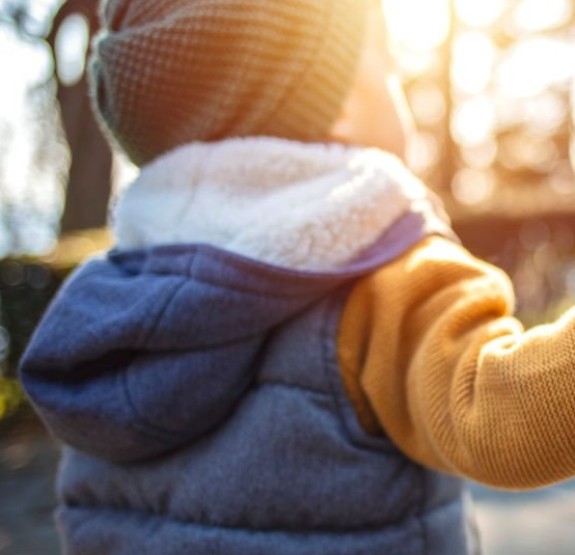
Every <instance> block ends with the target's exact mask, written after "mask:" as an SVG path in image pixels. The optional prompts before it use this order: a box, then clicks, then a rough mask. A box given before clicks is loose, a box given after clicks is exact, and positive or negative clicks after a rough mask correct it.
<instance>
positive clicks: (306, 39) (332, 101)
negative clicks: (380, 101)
mask: <svg viewBox="0 0 575 555" xmlns="http://www.w3.org/2000/svg"><path fill="white" fill-rule="evenodd" d="M368 2H369V0H107V1H104V2H103V4H102V22H103V30H102V31H101V33H100V34H99V36H98V37H97V39H96V41H95V43H94V48H93V53H92V60H91V64H90V81H91V92H92V96H93V100H94V104H95V106H96V109H97V111H98V112H99V115H100V116H101V117H100V119H101V120H102V121H103V124H104V126H105V128H107V130H108V132H109V133H110V134H111V135H112V137H113V139H114V140H115V141H116V142H117V143H118V144H119V146H120V147H121V148H122V149H123V150H124V151H125V152H126V154H127V155H128V156H129V157H130V159H131V160H132V161H133V162H134V163H135V164H136V165H138V166H141V165H143V164H146V163H147V162H150V161H151V160H153V159H154V158H156V157H157V156H159V155H161V154H163V153H165V152H167V151H169V150H171V149H173V148H175V147H176V146H179V145H181V144H185V143H189V142H192V141H215V140H220V139H224V138H228V137H242V136H254V135H267V136H274V137H280V138H286V139H293V140H300V141H317V140H325V138H326V135H327V132H328V130H329V129H330V127H331V125H332V124H333V122H334V121H335V119H336V118H337V116H338V115H339V112H340V110H341V106H342V103H343V100H344V98H345V96H346V94H347V91H348V89H349V87H350V84H351V81H352V79H353V74H354V72H355V67H356V64H357V60H358V56H359V51H360V48H361V43H362V37H363V33H364V27H365V21H366V17H367V4H368Z"/></svg>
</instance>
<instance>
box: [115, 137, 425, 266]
mask: <svg viewBox="0 0 575 555" xmlns="http://www.w3.org/2000/svg"><path fill="white" fill-rule="evenodd" d="M426 195H427V193H426V189H425V188H424V186H423V185H422V184H421V183H420V182H419V181H418V180H417V179H416V178H415V177H414V176H413V175H412V174H411V173H410V172H409V171H408V170H407V169H406V168H405V167H404V166H403V164H402V163H401V162H400V161H399V160H398V159H397V158H395V157H394V156H392V155H391V154H387V153H384V152H382V151H380V150H377V149H362V148H350V147H345V146H341V145H323V144H302V143H296V142H291V141H285V140H281V139H274V138H264V137H259V138H245V139H229V140H226V141H222V142H219V143H194V144H189V145H185V146H182V147H180V148H178V149H176V150H174V151H172V152H170V153H168V154H165V155H164V156H162V157H160V158H158V159H157V160H155V161H154V162H152V163H151V164H150V165H148V166H146V167H144V168H143V169H142V171H141V173H140V175H139V177H138V178H137V179H136V181H135V182H134V183H132V184H131V185H130V186H129V187H128V188H127V189H126V190H125V191H124V192H123V194H122V195H121V197H120V199H119V201H118V204H117V209H116V213H115V224H114V229H115V235H116V240H117V247H118V248H120V249H122V250H125V249H133V248H141V247H148V246H155V245H160V244H176V243H207V244H210V245H214V246H217V247H220V248H223V249H226V250H229V251H233V252H235V253H238V254H242V255H244V256H248V257H250V258H254V259H257V260H261V261H263V262H267V263H270V264H275V265H279V266H284V267H288V268H294V269H300V270H308V271H326V270H330V269H335V268H337V267H340V266H342V265H344V264H346V263H347V262H349V261H350V260H352V259H353V258H354V257H355V256H356V255H357V254H358V253H359V252H360V251H362V250H363V249H365V248H367V247H369V246H370V245H371V244H373V242H374V241H376V240H377V239H378V238H379V237H380V236H381V234H382V233H383V232H384V231H385V230H386V229H387V228H389V227H390V226H391V225H392V224H393V223H394V222H395V221H396V220H397V219H398V218H399V217H401V216H402V215H403V214H405V213H406V212H407V211H409V210H410V208H411V207H412V205H413V204H414V203H417V202H418V201H421V200H424V199H425V198H426Z"/></svg>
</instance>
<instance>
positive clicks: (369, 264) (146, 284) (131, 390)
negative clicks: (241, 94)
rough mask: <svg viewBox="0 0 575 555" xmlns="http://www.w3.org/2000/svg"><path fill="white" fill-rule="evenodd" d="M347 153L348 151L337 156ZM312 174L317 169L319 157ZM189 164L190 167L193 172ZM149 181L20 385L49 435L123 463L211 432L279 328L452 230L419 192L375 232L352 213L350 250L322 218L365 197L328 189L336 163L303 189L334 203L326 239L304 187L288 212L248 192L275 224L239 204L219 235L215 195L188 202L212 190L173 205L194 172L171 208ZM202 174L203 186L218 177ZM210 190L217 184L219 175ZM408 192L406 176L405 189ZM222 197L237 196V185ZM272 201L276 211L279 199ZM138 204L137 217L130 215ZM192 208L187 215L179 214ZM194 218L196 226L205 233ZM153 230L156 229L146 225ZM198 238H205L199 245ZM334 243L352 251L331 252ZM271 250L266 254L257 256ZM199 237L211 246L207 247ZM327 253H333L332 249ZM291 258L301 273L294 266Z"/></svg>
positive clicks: (58, 311) (82, 277) (73, 284)
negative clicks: (173, 213)
mask: <svg viewBox="0 0 575 555" xmlns="http://www.w3.org/2000/svg"><path fill="white" fill-rule="evenodd" d="M343 152H345V149H343V150H341V151H340V153H339V154H338V155H337V156H338V157H339V156H340V155H341V153H343ZM188 154H189V153H188ZM256 154H257V153H256V152H252V155H256ZM178 155H179V154H178ZM346 156H347V154H346ZM191 158H192V159H193V156H191ZM264 158H265V157H263V158H258V160H262V159H264ZM185 159H186V160H189V158H187V157H186V158H185ZM202 159H204V158H202ZM240 159H242V157H239V158H238V161H239V160H240ZM338 159H339V158H338ZM340 162H341V159H340ZM268 163H269V159H268ZM394 163H395V162H394ZM309 164H310V165H311V166H313V167H314V168H315V170H314V171H317V165H316V163H315V160H313V161H310V162H309ZM182 165H184V162H182ZM240 165H241V164H239V162H238V165H236V167H235V172H233V173H232V174H230V175H229V176H228V177H229V180H230V181H233V180H234V179H235V180H236V183H237V180H238V178H239V176H243V177H242V180H244V182H247V183H254V181H251V180H249V179H248V178H247V174H248V173H249V172H248V171H247V165H246V167H245V168H244V171H243V172H240V170H239V166H240ZM284 165H285V163H284ZM200 166H201V163H200ZM208 166H209V164H208ZM264 166H265V164H264ZM175 167H176V165H174V168H175ZM256 167H263V166H258V164H256ZM306 167H307V166H306ZM190 168H191V169H192V170H193V171H199V170H197V169H194V168H195V166H194V164H190ZM150 171H152V172H155V174H154V175H155V176H156V179H155V180H152V179H151V177H150V175H148V174H146V175H144V176H143V177H141V179H140V180H139V181H137V182H136V184H135V188H130V189H128V192H127V193H125V196H124V198H123V200H122V201H121V202H120V205H119V210H118V216H119V219H117V221H116V230H118V248H116V249H115V250H114V251H112V252H111V253H109V254H108V255H107V256H106V257H105V258H101V259H96V260H92V261H91V262H89V263H88V264H87V265H85V266H84V267H82V268H81V269H80V270H79V271H78V272H76V273H75V274H74V276H72V278H71V280H70V281H69V282H68V283H67V284H66V285H65V286H64V287H63V288H62V289H61V291H60V292H59V294H58V296H57V297H56V299H55V301H54V303H53V304H52V306H51V307H50V309H49V310H48V312H47V314H46V316H45V317H44V319H43V322H42V323H41V325H40V326H39V328H38V330H37V331H36V333H35V335H34V337H33V339H32V341H31V343H30V346H29V348H28V350H27V352H26V354H25V356H24V357H23V360H22V364H21V376H22V381H23V383H24V385H25V388H26V390H27V392H28V394H29V396H30V397H31V399H32V401H33V403H34V404H35V406H36V408H37V409H38V411H39V413H40V414H41V416H42V417H43V419H44V421H45V422H46V424H47V425H48V426H49V427H50V428H51V429H52V431H53V432H54V433H55V434H56V435H57V436H59V437H60V438H61V439H63V440H64V441H65V442H67V443H69V444H71V445H73V446H74V447H76V448H78V449H81V450H84V451H88V452H90V453H93V454H95V455H97V456H100V457H105V458H109V459H113V460H117V461H122V462H130V461H135V460H140V459H142V458H148V457H152V456H156V455H158V454H161V453H163V452H165V451H167V450H170V449H174V448H176V447H177V446H179V445H182V444H184V443H188V442H190V441H194V440H197V439H199V438H200V437H202V436H204V435H205V434H206V433H208V432H210V431H211V430H213V429H214V428H215V427H217V426H219V425H220V424H221V423H222V422H223V421H225V420H226V419H227V418H228V417H229V415H230V414H231V413H232V412H233V410H234V408H235V407H236V406H237V404H238V403H239V401H240V400H241V399H242V397H243V396H244V395H245V394H246V392H247V391H248V390H249V388H250V385H251V384H252V382H253V381H254V380H255V378H256V373H257V368H258V360H259V357H260V356H261V355H262V352H263V349H264V348H265V344H266V341H267V340H268V339H269V337H270V334H271V333H273V331H274V330H275V329H276V328H277V327H278V326H280V325H281V324H282V323H284V322H286V321H287V320H289V319H291V318H293V317H294V316H295V315H296V314H298V313H299V312H301V311H302V310H304V309H306V308H307V307H309V306H311V305H312V304H313V303H315V302H317V301H318V300H319V299H321V298H322V297H324V296H326V295H328V294H330V293H331V292H333V291H334V290H335V289H337V288H339V287H342V286H345V285H346V284H347V283H349V282H351V281H352V280H354V279H356V278H357V277H358V276H360V275H362V274H364V273H367V272H369V271H371V270H373V269H375V268H377V267H378V266H381V265H383V264H385V263H387V262H389V261H390V260H392V259H393V258H395V257H397V256H398V255H400V254H402V253H403V252H404V251H405V250H406V249H407V248H409V247H410V246H412V245H413V244H414V243H415V242H417V241H418V240H420V239H421V238H422V237H423V236H425V235H427V234H429V233H434V232H439V233H443V232H446V230H447V229H448V228H447V226H446V224H445V222H444V221H443V220H442V219H441V218H440V217H438V215H437V213H436V212H435V211H434V210H433V209H432V204H431V202H430V201H429V202H426V198H427V197H426V196H425V195H419V196H418V197H416V199H415V200H414V199H413V198H410V197H409V196H408V195H407V194H406V195H404V200H403V202H402V203H401V206H402V207H403V208H401V210H399V209H396V208H395V207H394V208H393V210H392V209H390V208H389V207H388V206H387V202H383V201H382V204H381V206H380V210H381V212H382V214H383V215H384V216H382V218H381V220H380V221H379V224H380V225H379V226H375V229H372V224H373V223H374V222H375V221H376V220H375V219H374V220H372V219H371V217H370V218H367V217H366V218H365V219H364V218H363V216H362V215H363V214H364V212H363V209H362V208H358V209H357V212H356V219H357V220H358V221H360V222H361V223H357V222H356V227H355V229H356V230H364V231H363V232H362V233H358V234H357V235H356V236H355V238H354V242H356V243H357V244H356V245H355V249H354V248H352V246H353V244H352V242H351V241H349V242H348V241H346V233H347V229H346V226H345V225H342V226H340V227H339V228H338V227H337V226H336V224H335V222H332V221H331V217H332V216H333V217H335V216H336V215H339V214H342V213H343V208H342V206H340V204H341V203H342V201H341V197H342V196H344V197H345V195H348V198H351V199H353V200H354V201H357V203H358V206H360V205H361V203H359V200H358V199H356V198H355V194H352V193H350V192H349V191H347V188H351V189H354V187H357V190H356V191H355V193H356V194H358V195H360V196H361V195H363V193H364V192H366V191H365V189H364V187H363V186H362V185H361V184H357V183H354V180H353V179H352V180H351V184H350V183H347V182H346V183H347V184H346V185H345V186H344V185H342V184H341V181H340V180H339V179H335V178H334V177H333V174H334V173H335V174H338V172H341V171H342V170H341V169H340V165H339V164H335V163H333V164H332V166H330V168H328V169H326V167H325V166H321V171H320V172H319V173H320V177H317V175H316V174H315V173H313V172H312V173H310V174H309V175H316V178H312V177H309V176H308V177H309V179H308V180H307V181H306V182H305V183H306V185H305V187H307V189H310V190H313V187H314V184H317V185H318V186H319V187H321V186H324V187H325V189H326V190H324V193H323V197H326V198H327V199H330V198H332V197H333V200H332V201H329V200H326V202H327V203H328V204H329V203H330V202H332V204H333V205H334V209H333V210H331V209H329V210H327V209H326V210H325V212H322V214H323V215H322V216H321V218H323V219H321V218H320V219H321V221H322V222H323V225H324V226H325V227H327V228H328V229H325V230H324V233H323V234H322V233H320V231H321V228H322V226H319V225H317V222H315V220H314V218H311V219H312V221H308V224H307V225H308V227H305V221H306V219H309V218H310V217H311V215H312V214H315V213H317V212H316V209H317V210H320V212H321V208H322V207H321V204H322V203H321V202H318V203H316V202H315V201H310V202H309V204H306V203H305V202H303V200H302V199H300V195H301V197H302V198H303V197H304V196H305V195H304V194H303V193H300V192H299V190H298V193H297V194H295V193H294V194H293V198H296V199H298V202H300V201H301V205H299V204H298V202H295V201H294V204H287V205H285V204H284V201H285V198H284V197H283V189H282V187H278V190H277V191H276V190H275V189H274V188H273V187H272V186H271V185H267V181H266V182H265V183H264V181H262V182H261V185H262V187H264V185H265V187H266V189H265V192H263V193H262V192H261V190H260V188H259V187H258V194H255V193H254V192H253V191H252V192H251V193H246V194H251V195H252V196H253V197H254V198H253V200H254V202H255V203H256V204H258V202H259V201H258V199H257V198H258V197H259V198H263V200H262V201H261V202H262V203H263V205H264V206H268V208H269V206H270V205H274V206H276V208H277V211H275V212H274V214H276V217H275V220H274V218H272V216H271V213H270V212H269V211H264V210H263V208H261V206H262V205H259V206H260V209H259V210H257V211H253V210H252V208H251V204H250V203H247V202H244V200H243V199H242V201H241V202H239V201H238V207H237V210H236V211H235V212H232V210H231V209H230V210H226V212H225V213H226V215H227V220H229V221H230V222H231V223H230V225H229V227H226V225H225V222H226V218H223V217H222V216H221V214H220V213H219V212H218V211H217V210H216V208H217V206H218V202H216V201H215V200H214V199H210V200H205V202H204V203H202V201H198V203H199V205H200V206H201V207H202V210H200V209H198V208H197V207H196V205H195V203H194V202H191V201H192V200H193V199H194V198H197V196H199V197H202V196H204V197H209V196H210V195H211V193H210V192H209V191H204V193H202V194H200V193H199V192H198V191H195V193H194V194H191V199H190V202H191V203H190V204H186V205H184V204H183V203H182V202H181V190H182V191H188V189H189V188H190V187H191V188H192V189H194V187H195V189H194V190H196V189H201V188H202V187H203V185H202V183H203V180H202V179H199V178H197V179H196V178H194V179H191V178H190V177H189V172H187V171H184V170H182V180H184V181H186V180H187V181H186V183H188V186H187V187H183V186H182V185H181V184H180V181H179V180H177V179H175V178H174V182H173V183H172V185H173V187H175V188H176V189H177V193H176V194H175V196H176V197H178V198H180V202H176V201H174V200H172V194H171V193H170V186H169V183H171V182H170V181H169V179H168V178H167V177H165V176H164V179H165V181H162V175H164V174H163V173H162V172H161V171H159V169H158V168H156V169H155V170H150ZM204 171H205V173H204V174H202V175H204V177H205V176H206V175H207V176H210V175H211V176H212V177H213V175H214V174H213V173H211V172H210V171H208V170H204ZM222 171H223V170H222ZM286 171H287V170H286ZM310 171H311V170H310ZM350 172H351V170H346V171H345V172H344V175H346V176H348V177H349V175H350ZM362 172H363V173H362V175H367V174H368V173H369V172H366V170H365V169H363V170H362ZM200 173H202V172H200ZM170 175H171V174H170ZM218 175H219V174H218ZM306 175H307V174H306ZM326 175H330V176H331V177H330V178H327V177H326ZM184 176H188V177H187V178H186V179H184ZM234 176H235V177H234ZM288 177H289V179H288ZM288 177H286V178H285V182H287V184H288V185H287V186H288V187H289V186H293V187H294V189H297V188H299V187H300V186H301V187H304V186H303V185H301V184H299V182H298V180H296V179H295V178H294V176H293V175H291V176H288ZM142 179H143V180H142ZM210 179H211V178H210ZM214 179H215V178H214ZM306 179H307V178H306ZM314 179H316V180H315V181H314ZM215 181H216V182H217V183H221V184H223V183H225V180H224V179H223V176H221V175H220V176H219V177H218V180H215ZM324 181H326V182H328V183H329V186H327V185H325V184H324ZM359 181H361V180H359ZM162 183H168V185H166V195H165V196H166V198H165V199H163V201H165V202H166V204H169V203H171V204H170V206H171V207H172V208H173V209H177V210H179V211H180V217H179V218H173V219H172V226H168V225H167V224H168V219H164V210H160V208H162V206H163V205H161V202H162V200H159V199H158V204H155V202H154V198H155V195H157V194H159V193H158V192H157V191H158V190H159V185H160V184H162ZM389 183H395V182H393V181H392V180H390V181H389ZM413 183H414V180H413V178H410V184H409V187H411V186H412V184H413ZM190 184H191V185H190ZM133 187H134V186H133ZM222 187H223V185H222ZM305 187H304V188H305ZM341 187H344V190H341ZM394 187H395V185H394ZM180 189H181V190H180ZM396 189H397V190H395V189H394V192H393V193H390V195H391V196H390V199H391V200H390V201H389V202H390V203H395V199H394V196H393V195H394V194H397V195H399V194H400V192H401V187H399V186H398V187H397V188H396ZM136 190H146V193H149V195H151V196H149V195H148V194H144V193H142V195H139V194H136V193H135V192H134V191H136ZM409 190H410V189H409ZM270 191H271V192H270ZM260 193H261V194H260ZM229 194H230V195H232V197H234V198H235V197H236V196H241V195H239V194H238V193H237V191H236V189H233V190H232V191H231V192H229ZM270 194H271V197H272V198H273V199H274V200H273V201H271V200H270V196H269V195H270ZM276 194H277V195H278V197H279V198H281V199H283V200H282V202H279V201H277V199H275V195H276ZM314 195H315V190H314V191H313V194H312V195H311V196H312V197H314ZM376 196H377V195H376ZM321 197H322V195H319V196H318V198H321ZM142 198H143V199H144V200H142ZM214 198H216V199H217V198H219V197H218V196H217V195H216V196H215V197H214ZM363 198H364V199H365V201H366V203H367V205H368V207H367V208H366V213H369V214H371V213H372V211H373V208H372V206H371V205H372V203H374V202H375V201H374V195H373V194H369V195H367V194H366V196H365V197H363ZM405 199H408V200H405ZM219 201H221V198H219ZM392 201H393V202H392ZM139 202H141V203H142V205H141V206H140V208H141V209H140V210H138V211H136V210H135V209H136V206H137V204H138V203H139ZM378 202H379V201H378ZM210 203H215V204H212V206H211V209H214V212H213V213H211V215H210V213H209V212H207V207H208V205H209V204H210ZM343 204H345V203H343ZM248 205H250V206H248ZM146 206H147V209H146ZM153 206H156V208H157V209H158V210H157V213H156V212H155V211H154V210H152V207H153ZM378 206H379V205H378ZM290 207H291V209H290ZM188 212H193V213H194V214H195V216H194V217H188ZM292 212H293V213H292ZM258 213H259V215H260V216H261V217H260V218H258ZM136 214H137V217H136ZM202 214H203V215H204V216H205V219H204V220H201V216H202ZM327 214H329V217H328V215H327ZM132 215H133V216H134V217H133V218H132ZM385 215H388V216H385ZM208 216H209V217H208ZM304 216H305V217H304ZM197 218H200V221H202V222H204V223H203V224H202V225H200V223H198V220H197ZM158 221H160V222H162V225H160V226H159V227H158V228H155V224H156V223H158ZM273 221H277V224H278V226H279V227H280V228H281V229H284V231H285V235H283V236H282V237H283V239H284V241H282V242H281V248H279V249H276V248H275V247H274V245H275V243H274V242H273V241H269V237H270V235H269V234H270V233H272V231H273ZM352 221H355V220H354V219H353V218H352ZM246 222H247V223H246ZM254 222H255V223H256V224H261V225H256V228H257V230H259V231H258V232H257V233H256V232H255V230H254V226H253V225H252V223H254ZM264 222H266V224H265V225H263V223H264ZM288 223H290V224H291V225H288ZM240 224H241V225H240ZM351 227H352V228H353V226H351ZM154 229H156V230H157V232H154ZM234 230H235V232H234ZM266 230H267V231H266ZM306 230H307V231H309V233H310V234H311V237H312V240H310V241H308V242H307V243H306V246H305V248H301V249H300V246H301V245H300V241H298V238H301V237H302V235H301V234H302V233H305V231H306ZM291 231H294V233H293V235H291V237H289V236H290V234H291ZM316 233H317V234H318V236H317V238H316ZM364 233H365V234H366V236H367V234H369V236H370V240H368V239H367V237H364ZM200 237H201V239H202V240H203V242H198V241H200ZM242 237H244V238H247V239H245V240H244V239H241V238H242ZM274 237H275V236H274ZM322 237H323V239H322ZM256 238H257V239H258V240H256ZM338 238H341V241H342V243H344V244H346V245H349V246H346V247H345V248H342V249H338V248H336V247H337V245H336V243H337V242H338ZM266 240H268V243H267V246H266V247H265V248H262V247H261V243H262V242H265V241H266ZM156 241H157V243H158V244H154V243H155V242H156ZM208 241H210V242H211V243H212V244H206V243H207V242H208ZM164 242H166V243H172V244H163V243H164ZM218 243H225V245H222V244H218ZM329 244H331V245H333V247H334V248H333V249H330V248H328V245H329ZM225 247H227V248H225ZM250 249H252V250H250ZM257 249H261V250H259V251H258V252H259V254H261V255H262V256H260V258H259V259H256V258H254V257H253V256H254V253H253V252H252V251H253V250H257ZM316 249H317V250H316ZM332 251H335V253H336V254H335V255H334V254H333V253H332ZM316 252H323V253H324V254H323V255H321V256H320V257H319V258H320V259H321V263H320V264H319V265H320V267H321V268H320V269H316V268H315V265H316V263H315V262H314V261H315V260H317V258H316V257H315V254H316ZM312 255H313V256H312ZM288 259H289V260H290V261H291V262H294V261H299V263H294V264H292V267H289V266H288V265H287V263H288ZM272 262H273V263H272ZM279 262H283V263H284V264H279ZM294 266H295V267H294ZM308 267H310V268H308Z"/></svg>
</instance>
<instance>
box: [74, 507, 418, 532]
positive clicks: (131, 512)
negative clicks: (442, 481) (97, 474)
mask: <svg viewBox="0 0 575 555" xmlns="http://www.w3.org/2000/svg"><path fill="white" fill-rule="evenodd" d="M64 507H66V508H67V509H69V510H79V511H97V512H111V513H119V514H122V513H123V514H125V515H127V516H136V515H139V516H145V517H147V518H153V519H162V520H167V521H170V522H174V523H177V524H181V525H188V526H197V527H200V528H208V529H218V530H229V531H237V532H252V533H261V534H304V535H306V536H307V535H310V534H312V535H334V536H338V535H342V536H343V535H348V534H357V533H364V534H379V533H385V532H389V531H391V530H395V529H403V528H405V527H406V526H407V525H408V524H409V523H411V522H413V523H417V521H418V520H419V519H418V517H417V516H410V517H408V518H406V519H404V520H399V521H396V522H385V523H381V524H380V525H378V526H372V527H361V528H360V527H358V528H349V529H347V530H343V531H342V530H341V528H338V529H330V528H313V529H307V528H250V527H249V526H248V525H245V526H243V525H238V526H230V525H220V524H208V523H205V522H199V521H197V520H185V519H183V518H178V517H175V516H172V515H168V514H165V513H164V514H162V513H153V512H150V511H146V510H142V509H132V508H127V509H124V508H118V507H113V506H104V505H97V506H96V505H94V506H92V505H88V504H84V505H76V504H73V503H68V504H64Z"/></svg>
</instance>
